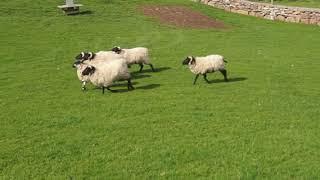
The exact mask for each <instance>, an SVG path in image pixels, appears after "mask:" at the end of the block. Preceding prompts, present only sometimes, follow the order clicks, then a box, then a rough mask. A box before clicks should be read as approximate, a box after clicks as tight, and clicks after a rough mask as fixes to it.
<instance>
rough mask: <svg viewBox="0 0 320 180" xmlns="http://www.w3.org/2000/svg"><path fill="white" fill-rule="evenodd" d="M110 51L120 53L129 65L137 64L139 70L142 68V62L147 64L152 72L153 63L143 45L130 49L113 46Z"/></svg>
mask: <svg viewBox="0 0 320 180" xmlns="http://www.w3.org/2000/svg"><path fill="white" fill-rule="evenodd" d="M111 51H113V52H115V53H117V54H120V55H122V57H123V58H124V59H125V60H126V63H127V65H128V66H129V67H130V65H132V64H139V66H140V70H139V71H140V72H141V71H142V69H143V64H147V65H149V66H150V67H151V69H152V71H153V72H154V68H153V65H152V64H151V63H150V59H149V52H148V51H149V50H148V49H147V48H145V47H136V48H132V49H121V48H120V47H114V48H112V49H111Z"/></svg>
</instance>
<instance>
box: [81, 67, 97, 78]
mask: <svg viewBox="0 0 320 180" xmlns="http://www.w3.org/2000/svg"><path fill="white" fill-rule="evenodd" d="M95 71H96V68H95V67H93V66H88V67H86V68H85V69H84V70H83V71H82V73H81V74H82V75H83V76H86V75H91V74H93V73H94V72H95Z"/></svg>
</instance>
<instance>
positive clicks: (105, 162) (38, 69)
mask: <svg viewBox="0 0 320 180" xmlns="http://www.w3.org/2000/svg"><path fill="white" fill-rule="evenodd" d="M81 3H82V4H84V5H85V6H84V8H83V10H84V11H86V12H87V13H83V14H82V15H79V16H68V17H67V16H64V15H63V14H62V13H61V12H60V11H59V10H58V9H57V8H56V6H57V5H59V4H62V1H43V0H33V1H31V0H25V1H19V0H1V1H0V24H1V26H0V56H1V66H0V74H1V76H0V83H1V86H0V126H1V131H0V146H1V148H0V179H6V178H14V179H17V178H22V177H25V178H27V179H40V178H49V177H51V178H61V179H66V178H71V177H78V178H87V177H96V178H102V177H105V178H106V177H109V178H112V179H114V178H116V179H128V178H136V179H146V178H152V179H153V178H170V179H176V178H179V179H185V178H187V179H193V178H216V179H240V178H243V179H255V178H259V179H262V178H268V179H300V178H303V179H318V178H320V171H319V164H320V131H319V129H320V105H319V102H320V79H319V77H320V61H319V57H320V28H319V27H317V26H310V25H301V24H288V23H282V22H272V21H268V20H263V19H257V18H254V17H247V16H241V15H238V14H232V13H227V12H224V11H222V10H218V9H214V8H211V7H207V6H205V5H201V4H198V3H193V2H190V1H188V0H126V1H125V0H97V1H84V0H82V1H81ZM140 4H165V5H168V4H171V5H183V6H187V7H190V8H192V9H194V10H197V11H200V12H203V13H204V14H206V15H208V16H210V17H213V18H217V19H219V20H221V21H224V22H225V23H226V24H227V25H228V26H230V27H231V28H229V29H228V30H215V29H208V30H197V29H181V28H176V27H170V26H165V25H161V24H159V23H158V22H157V21H154V20H152V19H151V18H148V17H145V16H143V15H142V14H141V13H140V12H137V11H136V8H137V6H138V5H140ZM114 45H120V46H121V47H136V46H146V47H148V48H150V51H151V57H152V61H153V63H154V66H155V67H156V68H157V72H155V73H152V72H150V71H149V70H148V69H149V67H146V70H145V71H144V72H143V73H141V74H139V73H135V72H136V71H137V70H138V67H137V66H134V67H133V68H131V71H132V72H133V74H134V76H135V78H134V79H133V82H134V86H135V87H136V90H134V91H130V92H123V93H109V92H107V93H106V94H104V95H102V94H101V90H100V89H95V88H94V87H93V86H89V90H88V91H86V92H82V91H81V84H80V82H79V81H78V79H77V77H76V73H75V70H74V69H72V67H71V65H72V63H73V58H74V56H75V55H77V53H79V52H80V51H82V50H91V51H98V50H103V49H109V48H110V47H112V46H114ZM213 53H215V54H223V55H224V56H225V57H226V58H227V59H228V61H229V63H228V65H227V68H228V71H229V78H230V82H228V83H225V82H223V77H222V75H221V74H220V73H215V74H210V75H209V77H208V79H209V80H210V81H211V83H210V84H206V83H205V81H204V80H203V79H202V78H199V80H198V83H197V85H192V81H193V78H194V75H193V74H192V73H191V72H190V71H189V70H188V69H187V68H186V67H183V66H182V64H181V63H182V60H183V59H184V58H185V57H186V56H187V55H189V54H193V55H206V54H213ZM114 89H125V86H124V85H123V86H122V85H120V86H117V87H114Z"/></svg>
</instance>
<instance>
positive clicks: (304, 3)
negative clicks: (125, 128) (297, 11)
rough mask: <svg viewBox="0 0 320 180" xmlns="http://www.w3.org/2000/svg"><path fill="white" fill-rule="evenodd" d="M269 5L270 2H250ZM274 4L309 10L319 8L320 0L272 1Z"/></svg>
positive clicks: (265, 0)
mask: <svg viewBox="0 0 320 180" xmlns="http://www.w3.org/2000/svg"><path fill="white" fill-rule="evenodd" d="M252 1H260V2H265V3H270V2H271V0H252ZM274 4H279V5H287V6H301V7H309V8H320V0H274Z"/></svg>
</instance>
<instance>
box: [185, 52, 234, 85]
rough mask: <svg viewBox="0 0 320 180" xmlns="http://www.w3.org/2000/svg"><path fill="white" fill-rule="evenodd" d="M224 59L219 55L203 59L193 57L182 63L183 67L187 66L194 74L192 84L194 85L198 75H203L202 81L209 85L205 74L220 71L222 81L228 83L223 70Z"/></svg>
mask: <svg viewBox="0 0 320 180" xmlns="http://www.w3.org/2000/svg"><path fill="white" fill-rule="evenodd" d="M225 62H227V61H225V60H224V57H223V56H221V55H208V56H205V57H194V56H188V57H187V58H186V59H185V60H184V61H183V62H182V64H183V65H188V66H189V69H190V71H191V72H192V73H194V74H196V77H195V79H194V81H193V84H196V81H197V79H198V77H199V75H200V74H201V75H203V78H204V80H205V81H206V82H207V83H209V81H208V79H207V73H212V72H215V71H220V72H221V73H222V74H223V76H224V80H225V81H228V78H227V70H226V69H225Z"/></svg>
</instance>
